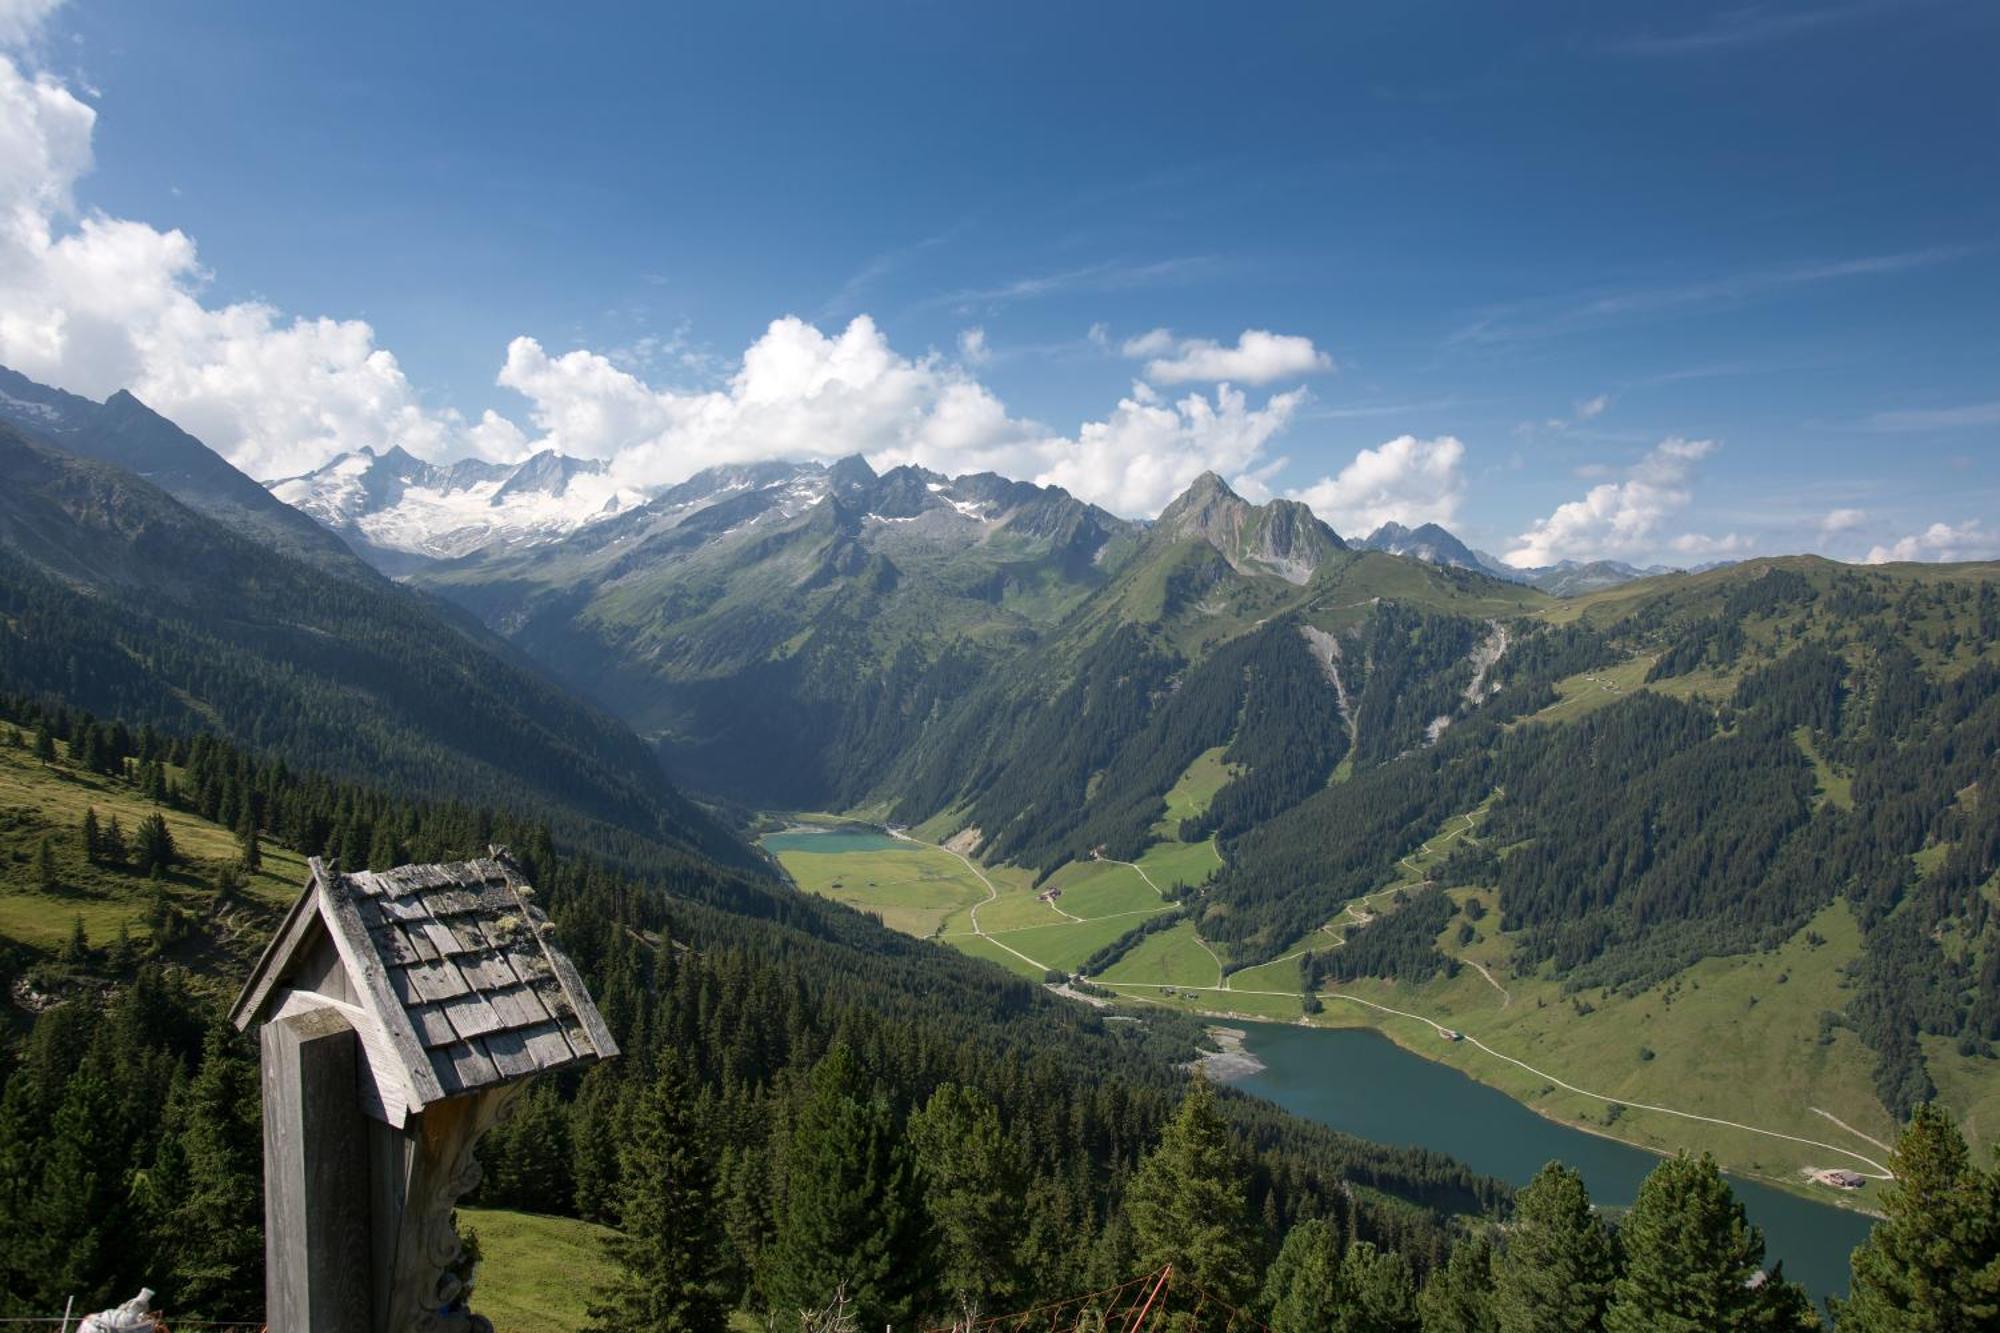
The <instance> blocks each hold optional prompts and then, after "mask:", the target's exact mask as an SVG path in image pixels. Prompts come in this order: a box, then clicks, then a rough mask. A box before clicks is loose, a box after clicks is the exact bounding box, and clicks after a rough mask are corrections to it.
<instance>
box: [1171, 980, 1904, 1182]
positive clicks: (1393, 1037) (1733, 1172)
mask: <svg viewBox="0 0 2000 1333" xmlns="http://www.w3.org/2000/svg"><path fill="white" fill-rule="evenodd" d="M1189 1012H1192V1013H1193V1014H1195V1015H1196V1016H1197V1017H1201V1018H1209V1019H1227V1020H1228V1021H1230V1022H1232V1023H1242V1022H1251V1023H1258V1024H1264V1025H1268V1026H1272V1027H1285V1028H1299V1027H1304V1028H1311V1029H1313V1030H1314V1031H1318V1032H1373V1033H1375V1034H1377V1035H1378V1036H1380V1037H1382V1038H1383V1039H1384V1040H1386V1041H1388V1042H1389V1043H1390V1044H1391V1045H1393V1046H1395V1047H1396V1049H1397V1050H1400V1051H1405V1052H1407V1053H1409V1054H1411V1055H1414V1056H1416V1057H1417V1058H1418V1059H1420V1060H1423V1061H1424V1062H1425V1063H1427V1064H1433V1065H1436V1066H1438V1067H1439V1068H1440V1069H1449V1070H1451V1071H1452V1072H1454V1073H1458V1074H1463V1075H1464V1076H1465V1077H1466V1078H1469V1079H1471V1080H1472V1081H1473V1082H1475V1083H1477V1084H1479V1085H1480V1086H1481V1087H1484V1088H1491V1089H1492V1090H1493V1091H1495V1092H1497V1093H1499V1094H1500V1095H1501V1096H1503V1097H1505V1098H1506V1099H1507V1100H1508V1101H1510V1102H1512V1103H1514V1104H1515V1105H1516V1106H1518V1107H1520V1108H1521V1109H1522V1110H1524V1111H1529V1112H1531V1113H1533V1114H1534V1115H1537V1116H1539V1117H1541V1118H1542V1119H1543V1120H1546V1121H1548V1122H1549V1123H1550V1124H1552V1125H1557V1126H1560V1127H1561V1128H1563V1129H1570V1130H1575V1131H1577V1132H1578V1133H1582V1134H1589V1135H1592V1136H1594V1137H1596V1138H1600V1139H1603V1140H1605V1141H1606V1142H1608V1143H1616V1144H1618V1145H1620V1146H1621V1147H1626V1148H1635V1149H1637V1150H1639V1151H1640V1152H1644V1153H1650V1154H1652V1155H1653V1156H1655V1157H1658V1158H1661V1159H1663V1160H1664V1159H1665V1158H1668V1157H1672V1156H1673V1155H1674V1153H1675V1152H1676V1151H1680V1150H1678V1149H1668V1148H1662V1147H1660V1146H1658V1145H1657V1144H1651V1143H1641V1142H1638V1141H1637V1140H1634V1139H1628V1138H1625V1137H1624V1136H1622V1135H1619V1134H1614V1133H1613V1132H1611V1131H1610V1130H1608V1129H1606V1128H1605V1127H1604V1126H1602V1125H1593V1124H1589V1123H1587V1122H1582V1121H1575V1120H1567V1119H1564V1118H1563V1117H1562V1116H1560V1115H1558V1114H1556V1113H1555V1112H1554V1111H1552V1110H1550V1109H1549V1108H1548V1107H1545V1106H1536V1105H1534V1104H1533V1103H1531V1102H1528V1101H1525V1100H1523V1099H1522V1098H1520V1097H1518V1096H1516V1095H1515V1094H1514V1093H1512V1092H1510V1091H1509V1090H1508V1089H1507V1088H1505V1087H1504V1086H1502V1085H1501V1084H1499V1083H1497V1082H1494V1081H1493V1080H1491V1079H1487V1078H1482V1077H1481V1076H1480V1075H1479V1074H1478V1073H1476V1072H1474V1071H1473V1070H1471V1069H1466V1068H1461V1067H1460V1066H1458V1065H1455V1064H1453V1063H1451V1062H1450V1061H1448V1060H1441V1059H1438V1058H1437V1057H1436V1056H1434V1055H1432V1054H1430V1053H1429V1051H1430V1048H1429V1047H1428V1046H1420V1045H1419V1043H1416V1042H1411V1041H1408V1040H1405V1039H1404V1038H1403V1037H1402V1036H1400V1035H1398V1034H1397V1033H1395V1032H1393V1031H1391V1030H1390V1029H1389V1027H1388V1025H1387V1024H1383V1023H1378V1022H1372V1021H1370V1020H1369V1019H1368V1018H1367V1017H1365V1016H1357V1017H1358V1021H1355V1022H1334V1023H1315V1022H1312V1021H1311V1020H1310V1019H1305V1018H1300V1019H1296V1020H1293V1021H1290V1022H1287V1021H1285V1020H1281V1019H1268V1018H1252V1017H1251V1016H1250V1015H1247V1014H1241V1013H1231V1012H1221V1011H1217V1010H1212V1009H1194V1010H1191V1011H1189ZM1246 1035H1247V1034H1246ZM1255 1058H1256V1057H1255V1056H1254V1055H1252V1056H1251V1059H1253V1060H1254V1059H1255ZM1260 1068H1261V1066H1260ZM1256 1072H1259V1071H1258V1070H1244V1071H1242V1072H1240V1073H1237V1074H1234V1075H1231V1076H1229V1077H1227V1078H1224V1077H1222V1076H1220V1075H1215V1074H1211V1075H1210V1077H1212V1078H1216V1079H1217V1081H1218V1082H1233V1081H1235V1080H1236V1079H1239V1078H1247V1077H1249V1076H1251V1075H1252V1074H1254V1073H1256ZM1689 1151H1699V1149H1690V1150H1689ZM1723 1172H1724V1174H1725V1175H1730V1176H1735V1177H1737V1178H1738V1179H1741V1180H1754V1181H1757V1182H1759V1183H1760V1184H1763V1185H1767V1186H1769V1187H1771V1188H1773V1189H1780V1190H1783V1191H1785V1192H1786V1193H1788V1194H1790V1195H1792V1196H1793V1197H1795V1198H1799V1199H1803V1200H1805V1201H1806V1202H1808V1203H1814V1204H1818V1205H1820V1206H1822V1207H1827V1208H1836V1209H1839V1210H1840V1211H1841V1212H1845V1213H1853V1214H1855V1215H1856V1216H1858V1217H1865V1218H1868V1219H1869V1220H1870V1221H1880V1220H1881V1219H1882V1217H1883V1213H1882V1212H1881V1211H1880V1210H1879V1209H1877V1208H1872V1207H1866V1206H1862V1205H1860V1204H1857V1203H1855V1202H1853V1201H1852V1196H1851V1195H1844V1194H1842V1195H1837V1194H1834V1193H1833V1192H1832V1191H1829V1190H1825V1189H1817V1190H1815V1189H1813V1188H1812V1187H1810V1186H1808V1185H1806V1184H1804V1183H1802V1182H1800V1181H1797V1180H1791V1179H1788V1178H1786V1177H1783V1176H1773V1175H1768V1174H1766V1173H1764V1172H1761V1171H1749V1170H1745V1169H1742V1168H1740V1167H1732V1166H1727V1165H1725V1166H1724V1167H1723Z"/></svg>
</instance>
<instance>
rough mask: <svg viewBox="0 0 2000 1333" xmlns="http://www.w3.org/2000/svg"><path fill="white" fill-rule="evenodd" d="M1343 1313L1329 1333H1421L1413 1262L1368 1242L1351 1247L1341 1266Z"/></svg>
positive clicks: (1336, 1318) (1329, 1328)
mask: <svg viewBox="0 0 2000 1333" xmlns="http://www.w3.org/2000/svg"><path fill="white" fill-rule="evenodd" d="M1340 1285H1341V1288H1342V1295H1343V1302H1342V1304H1343V1307H1344V1308H1343V1309H1342V1310H1341V1311H1340V1313H1339V1314H1338V1315H1337V1316H1336V1317H1335V1318H1334V1321H1333V1322H1332V1323H1331V1324H1329V1325H1327V1329H1328V1333H1418V1330H1419V1329H1420V1327H1421V1325H1420V1324H1419V1322H1418V1317H1417V1280H1416V1277H1415V1276H1414V1275H1413V1274H1412V1273H1411V1272H1410V1261H1409V1260H1407V1259H1405V1258H1404V1257H1403V1256H1402V1255H1400V1254H1397V1253H1396V1252H1395V1251H1394V1250H1378V1249H1376V1248H1375V1247H1374V1246H1373V1245H1371V1244H1369V1243H1368V1242H1367V1241H1365V1240H1364V1241H1356V1242H1355V1243H1354V1244H1352V1245H1350V1246H1348V1247H1347V1255H1346V1257H1345V1258H1344V1259H1342V1260H1341V1263H1340Z"/></svg>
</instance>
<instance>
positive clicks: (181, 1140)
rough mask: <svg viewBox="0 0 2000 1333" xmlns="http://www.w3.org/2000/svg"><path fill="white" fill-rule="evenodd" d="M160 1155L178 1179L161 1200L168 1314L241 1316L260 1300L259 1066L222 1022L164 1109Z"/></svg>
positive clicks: (261, 1159)
mask: <svg viewBox="0 0 2000 1333" xmlns="http://www.w3.org/2000/svg"><path fill="white" fill-rule="evenodd" d="M161 1151H162V1153H163V1154H165V1155H167V1156H169V1157H171V1159H172V1160H173V1169H172V1171H171V1172H170V1173H169V1174H172V1175H175V1176H178V1181H177V1184H178V1188H177V1190H176V1197H174V1198H172V1199H168V1200H163V1201H162V1202H163V1204H164V1211H165V1223H166V1231H165V1234H166V1249H167V1257H168V1259H169V1262H170V1263H171V1265H172V1268H171V1273H170V1277H171V1279H172V1282H173V1286H172V1288H171V1291H172V1294H173V1306H174V1309H176V1310H177V1311H182V1312H185V1313H187V1314H191V1315H206V1316H208V1317H209V1318H211V1319H228V1318H235V1317H240V1316H241V1315H242V1313H243V1312H245V1311H248V1310H256V1309H258V1308H260V1306H261V1305H262V1303H263V1299H264V1156H263V1153H264V1148H263V1137H262V1128H261V1121H260V1118H259V1115H258V1072H257V1065H256V1064H255V1063H254V1062H253V1061H252V1060H250V1059H249V1057H248V1056H247V1055H246V1054H245V1053H244V1052H243V1051H242V1049H241V1047H240V1045H239V1041H238V1038H237V1035H236V1033H235V1031H234V1029H232V1028H231V1027H230V1026H229V1024H228V1023H227V1022H225V1021H222V1020H217V1021H215V1022H213V1023H211V1024H210V1025H209V1027H208V1030H207V1033H206V1035H205V1036H204V1038H203V1042H202V1055H201V1065H200V1067H199V1069H198V1070H197V1072H196V1074H195V1076H194V1078H193V1079H192V1080H190V1081H189V1082H188V1084H187V1085H186V1087H185V1088H184V1089H182V1090H181V1092H180V1095H179V1096H178V1097H177V1098H176V1099H175V1104H174V1105H173V1106H172V1107H171V1108H170V1113H169V1118H168V1133H167V1136H166V1138H165V1140H164V1142H163V1145H162V1150H161Z"/></svg>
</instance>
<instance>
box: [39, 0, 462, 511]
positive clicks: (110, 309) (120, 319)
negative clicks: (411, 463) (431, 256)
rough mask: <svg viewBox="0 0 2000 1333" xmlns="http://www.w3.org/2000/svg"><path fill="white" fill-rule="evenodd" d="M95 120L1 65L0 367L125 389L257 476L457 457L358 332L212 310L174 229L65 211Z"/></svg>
mask: <svg viewBox="0 0 2000 1333" xmlns="http://www.w3.org/2000/svg"><path fill="white" fill-rule="evenodd" d="M0 3H7V0H0ZM47 8H48V7H47V6H42V7H41V8H40V12H41V13H46V11H47ZM35 10H36V7H35V6H32V5H23V4H21V3H20V2H19V0H13V2H12V3H11V4H9V7H8V8H6V9H5V10H0V24H4V23H12V24H13V25H14V27H13V29H12V30H13V31H18V30H20V29H21V27H22V25H23V24H24V23H27V22H29V21H30V19H31V18H32V17H33V13H34V11H35ZM23 15H28V16H29V18H24V17H23ZM96 119H97V113H96V112H95V111H94V110H93V109H92V108H91V107H89V106H88V105H86V104H85V103H84V102H82V101H81V100H79V99H78V98H77V97H76V96H75V95H74V94H73V93H72V92H71V91H70V90H69V89H68V88H67V87H66V86H64V85H63V84H62V83H61V82H60V81H59V80H56V79H55V78H53V77H51V76H49V75H47V74H33V75H30V74H29V73H27V72H25V71H24V70H23V69H22V68H21V66H20V65H18V64H16V63H15V62H14V61H13V60H11V59H9V58H6V57H4V56H0V362H4V363H6V364H7V365H10V366H12V367H14V368H15V369H16V370H19V371H21V372H22V373H23V374H26V375H30V376H32V377H34V378H36V379H40V380H45V381H48V382H50V383H54V384H57V385H60V386H61V387H63V388H66V389H70V390H72V391H74V392H77V393H83V394H87V395H89V396H91V397H95V398H102V397H105V396H107V395H108V394H110V393H112V392H115V391H116V390H118V389H121V388H129V389H131V390H132V391H133V392H134V393H136V394H138V395H139V397H140V398H142V399H144V400H145V401H146V402H147V403H149V404H150V405H152V406H153V407H154V408H156V409H158V410H159V411H161V412H164V413H165V414H167V415H168V416H171V417H173V418H174V419H175V420H176V421H178V422H180V424H181V425H183V426H185V427H186V428H187V429H188V430H190V431H192V432H193V433H194V434H196V435H198V436H200V437H201V438H203V439H204V440H206V441H208V443H209V444H210V445H212V446H213V447H215V448H216V449H217V450H218V451H219V452H221V453H222V454H224V455H225V456H227V457H228V458H229V459H230V461H231V462H233V463H235V464H236V465H237V466H239V467H241V468H243V469H244V470H246V471H249V472H251V473H253V474H255V475H259V476H270V475H274V474H280V473H284V472H288V471H299V470H302V469H304V468H306V467H309V466H312V465H313V464H315V463H317V462H319V461H321V460H323V459H324V458H325V457H326V456H327V455H328V454H329V453H332V452H334V451H336V450H338V449H342V448H354V447H357V446H360V445H364V444H370V445H377V446H386V445H388V444H391V443H401V444H403V445H405V446H406V447H408V448H410V449H411V450H413V451H414V452H417V453H423V454H429V455H432V456H437V455H439V454H441V453H443V452H447V451H449V450H451V449H453V448H461V447H464V444H465V442H466V435H467V429H468V428H467V424H466V423H465V422H463V421H462V420H460V419H459V418H457V417H456V416H453V415H451V414H436V413H430V412H426V411H425V410H424V409H423V407H422V405H421V403H420V402H419V401H418V398H417V395H416V393H415V391H414V390H413V389H412V387H411V386H410V384H409V381H408V380H407V379H406V378H405V377H404V375H403V372H402V370H401V368H400V367H399V366H398V365H397V363H396V359H395V357H394V356H392V355H391V354H390V353H388V352H387V351H385V350H383V349H382V348H380V347H378V346H376V345H375V335H374V331H373V330H372V329H371V328H370V327H369V326H368V325H367V324H365V323H363V322H361V321H359V320H334V319H291V318H287V317H286V316H284V315H283V314H281V313H280V312H279V311H278V310H277V309H275V308H273V307H272V306H270V305H267V304H264V303H262V302H256V301H248V302H238V303H235V304H232V305H226V306H220V307H214V308H211V307H209V306H206V305H204V304H203V303H202V301H201V290H202V287H203V285H204V283H205V281H206V278H207V274H206V272H205V271H204V270H203V268H202V266H201V263H200V261H199V259H198V257H197V254H196V251H195V245H194V242H193V241H192V240H191V239H190V238H189V237H188V236H186V235H185V234H184V233H182V232H180V231H161V230H158V229H157V228H154V227H151V226H148V225H147V224H145V223H143V222H135V221H132V220H129V219H125V218H116V217H110V216H107V215H106V214H104V213H101V212H94V211H93V212H85V213H81V214H79V212H78V211H77V208H76V203H75V193H76V185H77V182H78V181H79V180H80V179H81V178H82V177H83V176H84V174H85V173H87V172H88V171H89V170H90V166H91V147H90V143H91V134H92V131H93V129H94V127H95V124H96Z"/></svg>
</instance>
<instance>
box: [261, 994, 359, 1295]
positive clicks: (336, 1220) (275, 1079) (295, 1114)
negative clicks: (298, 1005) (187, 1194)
mask: <svg viewBox="0 0 2000 1333" xmlns="http://www.w3.org/2000/svg"><path fill="white" fill-rule="evenodd" d="M260 1044H261V1047H262V1055H263V1067H264V1309H265V1317H266V1319H267V1321H268V1322H269V1326H270V1333H369V1318H368V1314H369V1311H368V1285H369V1284H368V1269H369V1262H368V1261H369V1255H368V1147H367V1127H366V1124H365V1118H364V1116H363V1114H362V1111H361V1107H360V1104H359V1102H358V1101H357V1099H356V1096H355V1078H356V1063H357V1059H358V1054H357V1053H358V1048H359V1039H358V1037H357V1035H356V1033H355V1031H354V1029H353V1028H352V1027H350V1026H349V1025H348V1023H347V1020H346V1019H345V1018H343V1017H341V1016H340V1014H339V1013H337V1012H335V1011H334V1010H332V1009H315V1010H312V1011H311V1012H308V1013H304V1014H299V1015H296V1016H294V1017H292V1018H284V1019H278V1020H276V1021H274V1022H270V1023H266V1024H265V1025H264V1028H263V1032H262V1034H261V1037H260Z"/></svg>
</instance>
